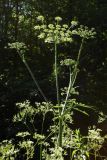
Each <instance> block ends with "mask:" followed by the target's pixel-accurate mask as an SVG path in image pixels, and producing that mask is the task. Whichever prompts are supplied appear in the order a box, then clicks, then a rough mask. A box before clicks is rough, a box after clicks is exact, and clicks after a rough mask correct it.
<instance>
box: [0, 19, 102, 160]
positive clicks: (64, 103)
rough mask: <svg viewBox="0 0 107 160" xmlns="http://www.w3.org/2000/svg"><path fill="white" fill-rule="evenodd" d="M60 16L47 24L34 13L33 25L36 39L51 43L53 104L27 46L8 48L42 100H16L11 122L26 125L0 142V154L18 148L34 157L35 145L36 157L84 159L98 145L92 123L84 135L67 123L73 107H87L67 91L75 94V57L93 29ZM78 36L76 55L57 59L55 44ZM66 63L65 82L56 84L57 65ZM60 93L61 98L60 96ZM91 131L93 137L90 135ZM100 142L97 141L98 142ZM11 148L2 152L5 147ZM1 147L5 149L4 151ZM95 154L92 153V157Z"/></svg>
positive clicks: (15, 152) (16, 153) (13, 154)
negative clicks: (30, 60)
mask: <svg viewBox="0 0 107 160" xmlns="http://www.w3.org/2000/svg"><path fill="white" fill-rule="evenodd" d="M62 21H63V20H62V18H61V17H55V19H54V23H52V24H47V22H46V20H45V18H44V17H43V16H38V17H37V23H38V24H37V25H36V26H35V27H34V29H35V32H36V35H37V37H38V39H40V41H43V42H44V43H45V44H46V45H47V43H48V45H49V44H50V45H51V46H52V47H53V54H54V65H53V66H54V74H55V82H56V83H55V84H56V86H55V87H56V99H57V102H56V104H53V103H52V102H49V101H48V98H47V96H46V94H45V93H43V91H42V89H41V88H40V86H39V83H38V82H37V78H36V77H35V76H34V74H33V72H32V71H31V69H30V67H29V65H28V63H27V61H26V58H25V51H26V50H27V47H26V45H25V44H24V43H19V42H15V43H11V44H9V47H10V48H15V49H16V50H17V53H18V54H19V56H20V58H21V59H22V61H23V63H24V64H25V66H26V68H27V70H28V72H29V74H30V76H31V78H32V79H33V81H34V83H35V86H36V87H37V89H38V91H39V92H40V94H41V96H42V97H43V102H42V103H39V102H38V103H37V102H36V103H35V106H32V105H31V104H30V102H29V101H25V102H23V103H17V104H16V105H17V107H18V108H19V112H18V113H17V114H16V115H15V116H14V117H13V122H14V123H19V122H20V123H23V125H25V126H26V131H25V132H18V133H17V134H16V136H17V137H20V140H19V142H18V144H17V145H14V143H13V144H12V141H5V142H2V143H1V147H2V151H3V152H2V151H0V153H1V155H2V156H4V157H11V159H12V158H13V159H15V157H16V158H17V157H18V156H19V157H20V154H21V151H22V150H23V151H24V153H25V154H24V158H26V159H27V160H28V159H32V158H33V157H34V158H35V159H36V153H35V149H36V148H38V147H39V160H42V159H45V160H50V159H52V160H64V157H66V156H67V157H69V159H70V160H71V159H72V160H86V159H89V156H90V152H91V150H92V151H95V152H94V153H96V154H95V155H97V153H98V152H97V151H98V150H99V149H100V148H101V146H102V144H103V142H104V137H101V136H100V131H101V130H99V129H97V128H96V127H94V128H89V131H88V132H89V133H88V135H87V136H85V137H84V136H82V135H81V133H80V130H79V129H77V130H71V129H70V128H69V126H68V124H70V123H72V121H73V120H72V115H73V111H74V110H76V111H79V112H81V113H83V114H86V115H87V113H86V111H85V110H86V108H91V107H90V106H87V105H85V104H83V103H80V102H78V101H77V100H76V99H74V98H71V97H72V96H71V95H74V94H75V95H78V91H77V87H76V86H75V82H76V79H77V75H78V72H79V69H78V67H79V60H80V57H81V53H82V49H83V47H84V42H85V41H86V40H87V39H89V38H94V35H95V34H96V33H95V31H94V29H93V28H92V29H90V30H89V28H88V27H86V26H82V25H80V26H79V25H78V22H77V21H71V23H70V25H67V24H63V23H62ZM75 36H76V37H77V36H79V37H80V38H81V44H80V48H79V51H78V54H77V58H76V59H75V60H74V59H70V58H69V59H64V60H59V58H58V54H59V50H58V46H59V45H64V44H66V43H72V42H73V41H74V37H75ZM64 66H65V67H67V68H68V70H69V84H68V86H67V87H66V86H65V87H64V88H60V87H59V86H60V85H59V83H60V81H59V74H60V72H59V71H58V69H59V68H60V67H64ZM62 96H63V98H62ZM50 113H51V115H52V116H51V120H50V121H51V123H50V124H51V125H50V126H49V127H48V129H47V130H46V131H45V132H44V129H45V128H44V122H45V118H46V116H47V115H48V114H50ZM41 114H42V125H41V131H38V128H35V118H36V117H38V116H40V115H41ZM92 134H94V137H93V136H92ZM99 142H100V143H99ZM7 148H9V150H10V151H11V150H12V152H8V153H7V152H6V151H8V149H7ZM6 149H7V150H6ZM4 150H5V152H4ZM95 158H96V157H95Z"/></svg>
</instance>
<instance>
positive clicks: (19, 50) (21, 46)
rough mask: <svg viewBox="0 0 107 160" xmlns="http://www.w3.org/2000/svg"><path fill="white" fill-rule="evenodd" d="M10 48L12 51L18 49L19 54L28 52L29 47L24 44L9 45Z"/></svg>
mask: <svg viewBox="0 0 107 160" xmlns="http://www.w3.org/2000/svg"><path fill="white" fill-rule="evenodd" d="M8 46H9V47H10V48H12V49H16V50H17V51H18V52H22V50H23V51H24V50H27V47H26V45H25V44H24V43H23V42H14V43H8Z"/></svg>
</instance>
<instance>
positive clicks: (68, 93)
mask: <svg viewBox="0 0 107 160" xmlns="http://www.w3.org/2000/svg"><path fill="white" fill-rule="evenodd" d="M83 44H84V38H83V39H82V42H81V45H80V49H79V52H78V56H77V61H76V64H75V67H74V70H73V73H72V74H71V67H70V81H69V86H68V90H67V95H66V98H65V103H64V105H63V108H62V113H61V115H63V113H64V111H65V108H66V104H67V101H68V98H69V95H70V91H71V89H72V88H73V86H74V84H75V81H76V78H77V74H78V70H77V67H78V64H79V59H80V56H81V52H82V49H83Z"/></svg>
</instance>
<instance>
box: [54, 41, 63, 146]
mask: <svg viewBox="0 0 107 160" xmlns="http://www.w3.org/2000/svg"><path fill="white" fill-rule="evenodd" d="M57 60H58V55H57V43H55V77H56V92H57V103H58V106H59V116H60V115H61V112H62V108H61V107H60V92H59V81H58V63H57ZM62 132H63V120H62V118H59V135H58V145H59V147H62Z"/></svg>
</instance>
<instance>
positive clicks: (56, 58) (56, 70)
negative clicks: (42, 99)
mask: <svg viewBox="0 0 107 160" xmlns="http://www.w3.org/2000/svg"><path fill="white" fill-rule="evenodd" d="M57 61H58V55H57V43H55V77H56V92H57V103H58V105H60V93H59V81H58V64H57Z"/></svg>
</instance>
